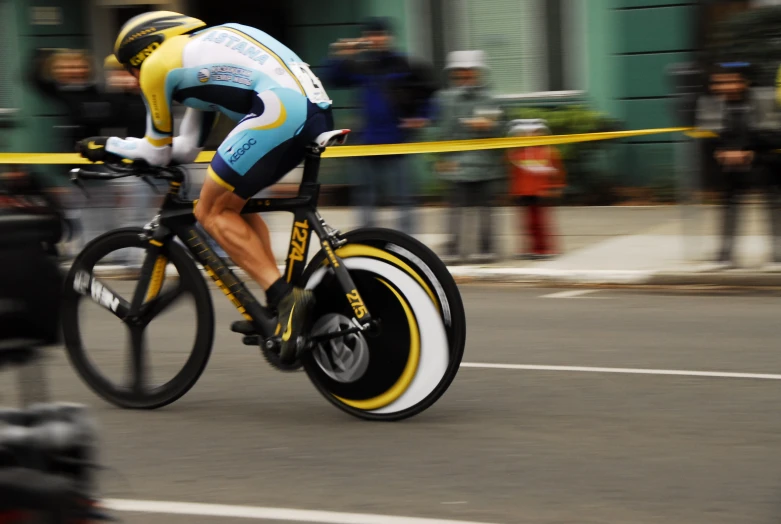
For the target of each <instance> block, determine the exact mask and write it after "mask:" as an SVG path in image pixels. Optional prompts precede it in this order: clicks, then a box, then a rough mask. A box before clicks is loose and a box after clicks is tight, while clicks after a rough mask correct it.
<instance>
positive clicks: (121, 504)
mask: <svg viewBox="0 0 781 524" xmlns="http://www.w3.org/2000/svg"><path fill="white" fill-rule="evenodd" d="M103 505H104V507H105V508H106V509H108V510H110V511H126V512H131V513H154V514H161V515H190V516H193V517H222V518H232V519H252V520H283V521H289V522H310V523H315V524H490V523H487V522H468V521H465V520H441V519H426V518H417V517H393V516H390V515H369V514H361V513H340V512H336V511H313V510H303V509H290V508H263V507H256V506H229V505H226V504H200V503H194V502H169V501H156V500H127V499H106V500H104V501H103Z"/></svg>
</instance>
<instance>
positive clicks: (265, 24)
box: [187, 0, 290, 43]
mask: <svg viewBox="0 0 781 524" xmlns="http://www.w3.org/2000/svg"><path fill="white" fill-rule="evenodd" d="M261 5H262V6H263V7H262V8H261V7H260V6H261ZM191 6H192V7H191V9H189V10H188V13H187V14H188V15H190V16H194V17H196V18H200V19H201V20H203V21H204V22H206V25H207V26H214V25H220V24H227V23H235V24H243V25H248V26H251V27H255V28H257V29H260V30H261V31H264V32H266V33H268V34H270V35H271V36H273V37H274V38H276V39H277V40H279V41H280V42H283V43H286V42H289V29H288V24H289V16H288V10H289V9H290V3H285V2H283V1H271V0H264V1H259V0H233V1H232V2H231V3H230V8H229V9H226V6H225V3H224V2H216V1H214V0H196V1H194V2H191Z"/></svg>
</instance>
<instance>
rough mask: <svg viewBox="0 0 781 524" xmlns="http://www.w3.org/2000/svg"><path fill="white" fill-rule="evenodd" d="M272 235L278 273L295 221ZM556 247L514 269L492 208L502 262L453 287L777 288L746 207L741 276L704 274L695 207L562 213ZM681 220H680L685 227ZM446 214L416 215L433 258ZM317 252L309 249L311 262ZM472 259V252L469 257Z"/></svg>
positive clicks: (780, 276)
mask: <svg viewBox="0 0 781 524" xmlns="http://www.w3.org/2000/svg"><path fill="white" fill-rule="evenodd" d="M320 213H321V214H322V216H323V218H324V219H325V220H326V222H327V223H328V224H329V225H330V226H332V227H335V228H337V229H339V230H341V231H342V232H346V231H349V230H351V229H354V228H355V227H356V226H357V225H358V224H357V217H358V214H357V213H356V212H355V210H353V209H350V208H322V209H321V210H320ZM263 216H264V218H265V219H266V221H267V223H268V224H269V228H270V230H271V237H272V244H273V246H272V247H273V250H274V253H275V254H276V255H277V262H278V263H279V264H280V265H283V264H284V262H285V257H286V255H287V250H288V245H289V242H290V230H291V227H292V223H293V219H292V215H291V214H289V213H273V214H265V215H263ZM467 216H468V217H469V219H467V220H466V221H465V222H468V223H469V224H470V226H471V228H470V229H471V231H470V234H469V236H468V241H470V242H471V244H470V245H475V242H476V238H475V229H476V227H475V226H476V223H475V220H474V219H473V217H472V215H471V213H468V214H467ZM554 216H555V223H556V230H557V233H558V235H557V241H558V244H559V246H560V249H561V250H562V255H561V256H559V257H558V258H556V259H554V260H550V261H519V260H513V259H512V255H513V254H514V253H515V252H516V251H517V248H516V243H517V242H518V237H517V234H516V231H517V227H518V226H517V220H518V219H517V216H516V209H514V208H498V209H497V210H496V220H497V231H498V233H497V239H496V240H497V244H496V245H497V252H498V253H499V254H500V255H501V260H500V261H498V262H496V263H493V264H485V265H455V266H451V267H450V271H451V273H452V274H453V275H454V276H455V277H456V278H457V280H459V281H493V282H524V283H546V284H555V285H624V286H626V285H652V286H653V285H658V286H698V285H699V286H759V287H776V286H779V287H781V272H768V271H764V270H763V269H762V268H763V265H764V264H765V263H767V262H768V261H769V255H770V238H769V237H768V236H767V233H766V231H767V227H768V226H767V220H766V215H765V209H764V208H763V207H762V206H760V205H751V206H749V205H746V206H744V207H743V208H741V214H740V216H739V232H740V235H741V236H740V237H739V238H738V242H737V259H738V260H737V261H738V264H739V266H740V268H741V269H736V270H729V271H712V270H708V268H707V266H708V262H709V261H711V260H712V258H713V254H714V253H716V251H717V248H718V244H719V236H718V227H719V221H720V219H721V214H720V212H719V210H718V209H717V208H714V207H708V206H700V207H696V208H683V207H680V206H641V207H562V208H558V209H556V210H555V215H554ZM395 217H396V212H395V210H390V209H383V210H382V211H381V212H380V214H379V225H380V226H383V227H395V225H396V220H395ZM684 217H685V219H684ZM445 219H446V214H445V209H443V208H419V209H417V210H416V211H415V220H414V222H415V224H416V227H417V228H418V229H417V231H416V233H415V235H414V236H415V237H417V238H418V239H419V240H420V241H422V242H423V243H425V244H426V245H427V246H429V247H430V248H431V249H433V250H434V252H436V253H437V254H438V255H442V254H443V248H444V246H445V243H446V241H447V235H446V234H444V233H443V231H444V230H445ZM317 248H318V244H317V243H316V242H312V243H311V244H310V250H309V253H308V259H311V258H312V257H313V256H314V255H315V253H316V252H317ZM472 251H473V250H472Z"/></svg>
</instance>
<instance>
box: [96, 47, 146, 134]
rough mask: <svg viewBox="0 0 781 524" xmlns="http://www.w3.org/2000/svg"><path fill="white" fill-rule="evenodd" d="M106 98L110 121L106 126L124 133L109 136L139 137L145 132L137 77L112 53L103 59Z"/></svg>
mask: <svg viewBox="0 0 781 524" xmlns="http://www.w3.org/2000/svg"><path fill="white" fill-rule="evenodd" d="M103 70H104V75H105V81H106V95H105V97H106V99H107V100H108V101H109V102H110V103H111V121H110V122H109V123H107V125H106V127H109V126H110V127H120V128H122V129H123V130H124V133H114V134H111V136H119V137H123V138H124V137H129V136H133V137H141V136H144V134H145V133H146V106H145V104H144V99H143V98H142V97H141V88H140V86H139V85H138V79H137V78H136V77H134V76H133V75H131V74H130V72H129V71H127V70H126V69H125V68H124V67H122V65H121V64H120V63H119V62H118V61H117V59H116V57H115V56H114V55H113V54H112V55H109V56H107V57H106V59H105V60H104V61H103Z"/></svg>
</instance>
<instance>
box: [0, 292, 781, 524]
mask: <svg viewBox="0 0 781 524" xmlns="http://www.w3.org/2000/svg"><path fill="white" fill-rule="evenodd" d="M560 291H561V290H556V289H537V288H525V287H512V286H510V287H508V286H491V287H486V286H471V285H468V286H463V287H462V293H463V295H464V298H465V302H466V307H467V319H468V322H469V324H468V344H467V349H466V355H465V358H464V361H465V362H469V363H499V364H524V365H551V366H579V367H580V366H582V367H610V368H642V369H656V370H684V371H716V372H746V373H764V374H781V355H779V352H781V348H779V343H778V340H779V335H780V334H781V322H780V321H779V314H781V307H779V303H780V302H781V295H778V294H753V295H742V294H739V293H729V294H728V293H720V294H717V293H711V294H682V293H676V294H673V293H667V292H656V293H650V292H639V291H598V292H595V293H589V294H584V295H581V296H579V297H574V298H542V296H543V295H548V294H552V293H558V292H560ZM213 298H214V303H215V307H216V308H217V317H218V329H217V335H216V343H215V351H214V354H213V356H212V360H211V362H210V364H209V367H208V368H207V370H206V372H205V374H204V375H203V377H202V378H201V381H200V382H199V383H198V384H197V385H196V386H195V388H194V389H193V390H192V391H191V392H190V393H189V394H188V395H187V396H185V397H184V398H182V399H181V400H179V401H178V402H177V403H175V404H173V405H172V406H169V407H167V408H164V409H161V410H157V411H153V412H131V411H122V410H119V409H116V408H113V407H111V406H109V405H107V404H105V403H104V402H102V401H101V400H99V399H98V398H97V397H95V396H94V395H93V394H92V393H91V392H90V391H89V390H87V388H86V387H85V386H84V385H82V383H81V382H80V380H79V379H78V378H77V377H76V376H75V374H74V372H73V370H72V369H71V368H70V366H69V364H68V363H67V361H66V360H65V357H64V355H62V354H57V355H55V356H54V357H53V358H52V359H51V361H50V362H49V370H48V371H49V376H50V377H51V379H52V390H53V393H54V395H55V397H56V398H58V399H62V400H71V401H77V402H84V403H87V404H89V405H90V406H92V407H93V408H94V413H95V415H96V416H97V417H98V419H99V421H100V424H101V430H102V438H103V446H104V447H103V455H102V460H103V462H104V464H106V465H107V466H109V467H110V468H112V471H109V472H107V473H105V474H104V475H103V476H102V482H103V485H104V488H105V489H104V495H105V496H106V497H110V498H116V499H134V500H160V501H180V502H204V503H217V504H230V505H240V506H262V507H280V508H298V509H306V510H325V511H334V512H353V513H368V514H379V515H397V516H407V517H427V518H438V519H453V520H468V521H477V522H488V523H506V524H511V523H527V522H528V523H532V522H533V523H562V524H563V523H573V524H574V523H577V524H587V523H597V522H611V523H613V522H615V523H619V522H620V523H654V522H665V523H708V524H712V523H730V524H733V523H735V522H741V523H744V522H752V523H753V522H767V523H771V522H772V523H777V522H778V521H779V519H781V453H780V452H779V450H780V448H781V417H779V406H780V405H781V402H779V400H780V399H781V380H765V379H758V378H725V377H696V376H668V375H657V374H614V373H590V372H585V370H580V371H579V370H572V371H566V370H546V371H540V370H528V369H482V368H472V367H464V368H462V369H461V371H460V373H459V375H458V377H457V378H456V380H455V382H454V384H453V386H452V387H451V389H450V390H449V391H448V392H447V393H446V395H445V396H444V397H443V398H442V399H441V400H440V401H439V402H438V403H437V404H436V405H435V406H434V407H432V408H431V409H430V410H428V411H427V412H425V413H424V414H422V415H420V416H419V417H417V418H414V419H411V420H408V421H405V422H401V423H394V424H378V423H368V422H362V421H358V420H355V419H353V418H351V417H349V416H347V415H345V414H343V413H341V412H340V411H337V410H336V409H335V408H333V407H332V406H331V405H330V404H328V403H327V402H326V401H325V400H324V399H323V398H321V397H320V396H319V394H318V393H317V392H316V391H315V390H314V388H313V387H312V386H311V385H310V384H309V383H308V381H307V379H306V376H305V375H304V374H303V373H297V374H293V375H283V374H280V373H277V372H275V371H273V370H272V369H270V368H269V367H268V366H267V365H266V364H265V363H264V361H263V360H262V358H261V357H260V355H259V354H258V353H257V352H256V351H255V350H253V349H252V348H248V347H244V346H242V345H241V344H240V341H239V339H238V337H237V335H235V334H233V333H231V332H230V331H229V329H228V324H229V322H230V321H231V320H234V319H235V318H236V317H237V314H236V313H235V311H234V310H233V309H232V306H231V305H230V304H229V303H228V302H227V301H226V300H225V299H224V297H222V295H221V294H220V293H219V292H218V291H215V293H214V295H213ZM186 306H187V305H186V304H183V305H182V307H181V308H178V309H177V310H176V311H173V312H171V313H170V314H169V316H168V317H167V318H165V319H163V320H162V321H161V323H160V325H159V326H156V328H155V329H156V331H155V332H154V333H153V334H151V335H150V342H151V344H152V349H153V355H154V358H155V359H156V360H153V364H155V363H157V364H159V365H160V366H161V368H166V367H171V366H173V365H174V364H176V363H177V359H180V358H181V354H180V353H179V354H177V352H176V350H177V349H180V350H181V349H183V347H184V346H186V344H185V343H184V342H185V341H184V339H183V338H182V337H183V336H184V334H186V333H187V332H188V328H189V326H190V325H191V320H190V318H191V315H190V313H189V312H190V311H191V309H190V308H187V307H186ZM123 337H124V334H122V333H121V331H120V330H118V329H117V326H116V325H115V324H113V323H112V322H111V318H110V317H109V316H107V315H105V314H103V313H101V314H100V315H99V316H95V317H94V319H92V321H91V322H90V329H89V333H88V336H87V337H86V338H87V339H88V341H92V343H94V345H95V347H96V348H97V347H98V346H100V347H102V348H103V351H102V353H101V354H100V356H99V358H100V359H102V361H104V362H105V363H106V365H114V366H115V367H117V368H118V367H119V364H120V363H121V362H122V361H123V359H124V355H123V354H122V352H121V351H122V350H121V348H122V346H123V344H124V338H123ZM9 378H10V377H9ZM12 386H13V382H12V381H11V382H10V383H6V384H5V385H3V386H2V388H0V393H2V394H3V397H4V398H5V399H6V400H7V401H9V402H13V401H14V400H13V399H14V394H13V387H12ZM119 515H120V516H121V517H122V518H123V519H124V520H125V522H129V523H141V522H149V523H158V522H159V523H163V522H166V523H180V522H181V523H185V522H187V523H194V524H200V523H206V522H229V521H235V522H238V520H232V519H230V518H224V517H214V516H213V517H197V518H196V517H185V516H170V515H153V514H149V515H142V514H138V513H121V514H119ZM345 519H346V517H345ZM326 521H327V522H339V520H334V521H331V520H322V522H326ZM263 522H283V520H265V521H263ZM313 522H315V521H314V520H313ZM344 522H348V521H347V520H344ZM409 522H412V521H409Z"/></svg>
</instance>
